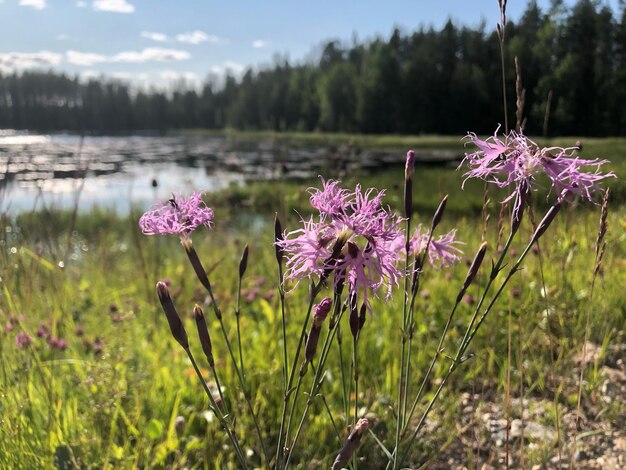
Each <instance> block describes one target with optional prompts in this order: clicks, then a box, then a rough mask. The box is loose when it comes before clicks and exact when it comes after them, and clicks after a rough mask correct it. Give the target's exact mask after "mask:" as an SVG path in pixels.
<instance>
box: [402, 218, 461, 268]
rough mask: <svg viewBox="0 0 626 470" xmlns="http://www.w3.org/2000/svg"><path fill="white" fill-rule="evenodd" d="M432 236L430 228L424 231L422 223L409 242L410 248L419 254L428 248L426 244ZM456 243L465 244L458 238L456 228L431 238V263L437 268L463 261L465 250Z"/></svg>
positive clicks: (429, 251)
mask: <svg viewBox="0 0 626 470" xmlns="http://www.w3.org/2000/svg"><path fill="white" fill-rule="evenodd" d="M429 238H430V232H429V231H428V230H426V231H423V228H422V225H421V224H420V225H418V227H417V228H416V229H415V232H414V233H413V236H412V237H411V240H410V242H409V249H410V250H411V252H412V253H414V254H415V256H417V255H418V254H420V253H423V252H424V250H425V249H426V244H427V243H428V239H429ZM455 245H464V243H463V242H460V241H458V240H456V229H453V230H450V231H449V232H448V233H446V234H445V235H441V236H440V237H438V238H437V239H435V238H431V239H430V246H429V247H428V260H429V261H430V264H432V265H433V266H435V267H437V268H444V267H450V266H453V265H454V264H456V263H458V262H459V261H461V256H460V255H462V254H463V252H462V251H461V250H460V249H459V248H458V247H457V246H455Z"/></svg>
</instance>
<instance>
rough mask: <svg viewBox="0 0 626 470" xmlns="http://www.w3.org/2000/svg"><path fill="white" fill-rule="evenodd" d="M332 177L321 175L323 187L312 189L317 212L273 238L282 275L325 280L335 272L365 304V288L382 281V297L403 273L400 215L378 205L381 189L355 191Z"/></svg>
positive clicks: (370, 289) (374, 290)
mask: <svg viewBox="0 0 626 470" xmlns="http://www.w3.org/2000/svg"><path fill="white" fill-rule="evenodd" d="M338 184H339V183H338V182H336V181H332V180H331V181H328V182H326V181H324V180H322V185H323V189H321V190H320V189H311V190H310V192H311V205H312V206H313V207H314V208H315V209H317V210H318V211H319V215H318V216H317V217H313V216H311V218H310V219H308V220H303V221H302V223H303V227H302V228H300V229H298V230H295V231H293V232H291V233H285V235H284V236H283V237H282V238H281V239H279V240H277V241H276V244H277V246H279V247H280V248H281V250H282V251H283V252H284V254H285V257H286V259H287V261H286V267H287V270H286V272H285V279H292V280H296V281H298V280H301V279H304V278H307V277H309V278H318V279H325V278H326V277H327V276H328V275H329V274H330V273H335V276H334V280H335V283H336V284H337V283H339V282H343V281H344V280H345V279H347V280H348V286H349V290H350V293H361V294H362V295H363V302H364V303H365V304H366V305H367V306H368V308H369V302H368V295H369V293H370V292H371V293H373V294H374V295H376V294H377V292H378V290H379V289H380V288H381V287H383V286H385V287H386V289H387V297H388V296H389V295H391V288H392V287H393V285H397V284H398V279H399V278H401V277H402V276H403V273H402V272H401V271H400V270H399V269H398V268H397V266H396V265H397V263H398V262H399V261H400V259H401V256H402V254H401V252H400V251H399V250H397V249H396V248H397V246H398V245H399V243H398V240H400V239H401V238H402V233H401V230H400V229H399V224H400V222H401V221H402V219H401V218H400V217H398V216H396V215H395V214H393V213H391V212H389V211H388V210H385V209H384V208H383V207H382V197H383V195H384V192H383V191H380V192H376V191H375V190H373V189H368V190H367V191H362V190H361V187H360V186H358V185H357V186H356V188H355V189H354V191H348V190H346V189H343V188H340V187H339V186H338Z"/></svg>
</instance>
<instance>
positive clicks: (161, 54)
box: [0, 0, 619, 86]
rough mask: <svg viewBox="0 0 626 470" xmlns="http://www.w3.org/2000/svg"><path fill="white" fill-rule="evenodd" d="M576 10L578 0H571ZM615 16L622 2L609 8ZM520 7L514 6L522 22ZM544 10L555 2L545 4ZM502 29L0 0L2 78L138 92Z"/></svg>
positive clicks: (346, 1)
mask: <svg viewBox="0 0 626 470" xmlns="http://www.w3.org/2000/svg"><path fill="white" fill-rule="evenodd" d="M565 3H566V4H568V5H572V4H573V3H575V0H565ZM604 3H608V4H609V5H611V6H612V7H613V8H614V11H616V12H617V11H618V10H619V8H618V4H619V0H604ZM526 5H527V2H526V1H523V0H509V1H508V5H507V16H508V17H509V18H511V19H513V20H515V19H517V18H519V17H520V16H521V14H522V12H523V11H524V9H525V8H526ZM539 5H540V6H542V7H547V5H549V0H539ZM449 18H450V19H452V20H453V21H454V22H455V23H457V24H463V25H468V26H477V25H479V24H480V22H481V21H485V22H486V25H487V26H488V27H489V26H490V25H493V26H494V27H495V24H496V22H497V21H498V18H499V11H498V5H497V1H496V0H438V1H434V0H387V1H385V2H382V1H380V0H379V1H372V0H333V1H329V0H308V1H307V0H280V1H279V0H0V72H11V71H14V70H18V71H20V70H27V69H43V70H49V69H54V70H57V71H63V72H67V73H70V74H72V75H79V76H81V77H84V78H89V77H92V76H99V75H102V74H105V75H107V76H112V77H117V78H120V79H124V80H129V81H132V82H133V83H135V84H137V85H141V86H151V85H154V86H167V85H168V84H171V83H174V82H176V81H178V80H180V79H181V78H183V79H185V80H186V81H187V82H188V83H190V84H194V83H200V82H201V81H202V80H204V78H205V77H206V76H207V74H209V73H212V74H215V75H217V76H220V75H223V74H224V73H225V71H226V70H231V71H232V72H233V73H234V74H236V75H237V74H240V73H241V72H242V71H243V70H245V68H247V67H250V66H252V67H262V66H263V65H270V64H271V63H272V61H273V58H274V57H275V56H276V55H277V54H280V55H281V56H282V57H288V58H289V60H290V61H292V62H298V61H302V60H304V59H305V58H306V57H307V55H308V54H310V53H311V52H312V51H313V50H314V48H315V47H316V46H319V45H320V44H321V43H322V41H324V40H327V39H339V40H342V41H346V42H349V41H351V40H352V38H353V37H354V36H356V37H357V38H358V39H359V40H367V39H371V38H374V37H376V36H382V37H388V36H389V34H390V33H391V31H392V29H393V28H394V27H396V26H397V27H399V28H400V29H401V30H403V31H405V32H408V31H412V30H415V29H417V28H418V27H419V26H422V25H423V26H429V25H432V26H434V27H435V28H438V27H441V26H442V25H443V24H444V23H445V22H446V21H447V20H448V19H449Z"/></svg>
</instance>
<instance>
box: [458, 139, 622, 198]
mask: <svg viewBox="0 0 626 470" xmlns="http://www.w3.org/2000/svg"><path fill="white" fill-rule="evenodd" d="M467 138H468V140H469V141H470V142H471V143H473V144H474V145H476V147H478V150H477V151H475V152H472V153H467V154H465V159H464V160H463V162H464V163H466V164H467V165H468V166H469V167H470V170H469V171H468V172H467V173H465V176H466V181H467V179H469V178H480V179H483V180H485V181H487V182H491V183H494V184H496V185H497V186H498V187H500V188H504V187H507V186H510V185H513V186H514V190H513V192H511V194H509V195H508V196H507V198H506V199H505V200H504V201H503V202H506V201H509V200H511V199H513V198H514V197H516V196H518V195H522V196H524V195H523V194H522V193H523V192H525V191H529V190H531V189H532V188H533V186H534V185H535V180H536V177H537V176H538V175H539V174H541V173H543V174H545V175H546V176H547V177H548V178H549V179H550V182H551V184H552V187H553V189H554V190H555V192H556V194H557V199H558V200H559V201H561V200H563V198H564V197H565V196H566V195H567V194H577V195H579V196H581V197H582V198H584V199H587V200H589V201H592V200H593V195H594V193H595V192H597V191H598V190H599V189H600V187H599V186H598V184H597V183H598V181H600V180H603V179H605V178H608V177H615V174H614V173H613V172H609V173H601V172H600V167H601V166H602V165H604V164H606V163H609V162H608V160H600V159H594V160H585V159H582V158H579V157H577V156H575V152H576V151H577V150H578V148H577V147H570V148H561V147H546V148H541V147H539V145H537V144H536V143H535V142H533V141H532V140H530V139H529V138H528V137H526V136H525V135H524V134H523V133H518V132H516V131H511V132H509V133H508V134H505V135H504V137H503V138H502V139H501V138H499V137H498V135H497V130H496V133H495V134H494V135H493V136H492V137H489V138H487V139H486V140H481V139H479V138H478V137H477V136H476V134H474V133H469V134H468V135H467ZM590 170H593V171H590Z"/></svg>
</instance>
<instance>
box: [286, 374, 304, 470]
mask: <svg viewBox="0 0 626 470" xmlns="http://www.w3.org/2000/svg"><path fill="white" fill-rule="evenodd" d="M302 367H308V364H307V363H306V362H305V363H303V364H302ZM301 370H302V369H301ZM303 377H304V373H301V374H298V382H297V383H296V390H295V392H294V399H293V406H292V407H291V411H290V412H289V419H288V420H287V429H286V431H285V444H286V443H287V442H289V431H290V430H291V423H292V422H293V415H294V413H295V411H296V402H297V401H298V396H299V395H300V386H301V385H302V378H303ZM289 455H291V449H289ZM288 462H289V459H287V463H288ZM287 463H286V464H285V468H287Z"/></svg>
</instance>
